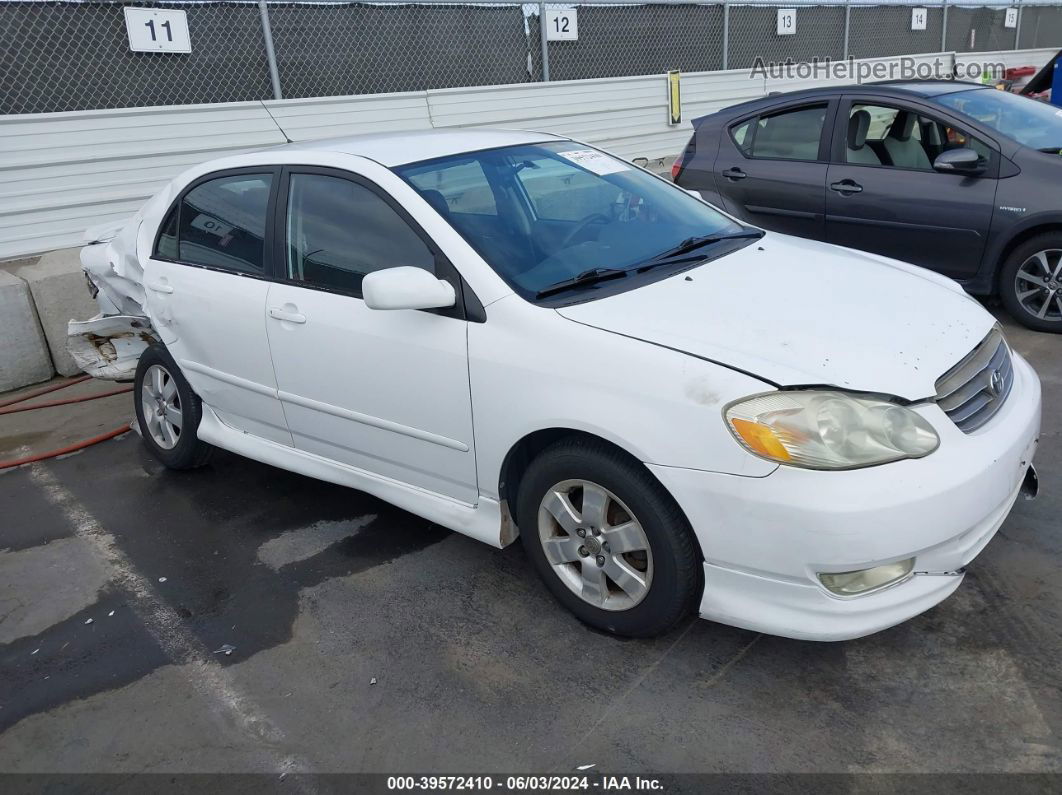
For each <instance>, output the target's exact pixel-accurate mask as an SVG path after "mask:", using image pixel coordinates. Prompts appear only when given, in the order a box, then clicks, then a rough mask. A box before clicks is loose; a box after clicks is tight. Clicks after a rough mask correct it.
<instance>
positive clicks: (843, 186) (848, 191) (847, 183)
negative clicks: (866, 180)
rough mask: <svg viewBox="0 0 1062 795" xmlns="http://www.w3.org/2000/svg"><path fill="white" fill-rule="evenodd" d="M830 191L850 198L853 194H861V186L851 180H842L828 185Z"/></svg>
mask: <svg viewBox="0 0 1062 795" xmlns="http://www.w3.org/2000/svg"><path fill="white" fill-rule="evenodd" d="M830 190H832V191H836V192H837V193H840V194H841V195H842V196H850V195H852V194H853V193H862V191H863V186H862V185H860V184H859V183H858V182H856V181H855V180H853V179H842V180H841V181H840V182H834V183H833V184H831V185H830Z"/></svg>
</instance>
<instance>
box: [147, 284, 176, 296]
mask: <svg viewBox="0 0 1062 795" xmlns="http://www.w3.org/2000/svg"><path fill="white" fill-rule="evenodd" d="M147 288H148V289H149V290H151V292H153V293H163V294H164V295H170V294H172V293H173V288H172V287H170V286H169V285H168V284H162V283H161V282H148V283H147Z"/></svg>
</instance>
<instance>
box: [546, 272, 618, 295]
mask: <svg viewBox="0 0 1062 795" xmlns="http://www.w3.org/2000/svg"><path fill="white" fill-rule="evenodd" d="M629 272H630V271H626V270H620V269H619V268H591V269H590V270H588V271H583V272H582V273H580V274H578V275H577V276H573V277H572V278H570V279H564V280H563V281H559V282H557V283H556V284H551V285H550V286H549V287H543V288H542V289H541V290H539V291H538V292H537V293H535V298H545V297H547V296H550V295H554V294H556V293H562V292H564V291H565V290H570V289H572V288H573V287H585V286H587V285H591V284H597V283H598V282H604V281H608V280H609V279H619V278H621V277H623V276H626V275H627V274H628V273H629Z"/></svg>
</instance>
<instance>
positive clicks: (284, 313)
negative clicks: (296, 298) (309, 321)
mask: <svg viewBox="0 0 1062 795" xmlns="http://www.w3.org/2000/svg"><path fill="white" fill-rule="evenodd" d="M269 316H270V317H271V318H273V319H275V320H283V321H284V322H285V323H305V322H306V315H303V314H300V313H298V312H291V311H288V310H287V309H281V308H280V307H279V306H271V307H269Z"/></svg>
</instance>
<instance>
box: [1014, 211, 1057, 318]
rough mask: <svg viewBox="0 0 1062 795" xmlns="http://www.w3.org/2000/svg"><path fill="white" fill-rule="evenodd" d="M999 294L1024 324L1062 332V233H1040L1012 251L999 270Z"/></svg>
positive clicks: (1015, 316)
mask: <svg viewBox="0 0 1062 795" xmlns="http://www.w3.org/2000/svg"><path fill="white" fill-rule="evenodd" d="M999 297H1000V299H1001V300H1002V301H1003V305H1004V306H1005V307H1006V308H1007V311H1008V312H1010V314H1011V315H1012V316H1013V317H1014V319H1015V320H1017V321H1018V322H1019V323H1021V324H1022V325H1024V326H1028V327H1029V328H1031V329H1036V330H1037V331H1053V332H1056V333H1058V332H1062V233H1058V232H1049V233H1047V234H1043V235H1037V236H1036V237H1033V238H1030V239H1029V240H1026V241H1025V242H1024V243H1022V244H1021V245H1020V246H1018V247H1017V248H1015V249H1014V251H1012V252H1011V253H1010V256H1009V257H1007V260H1006V262H1005V263H1004V264H1003V270H1002V271H1001V272H1000V276H999Z"/></svg>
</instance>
